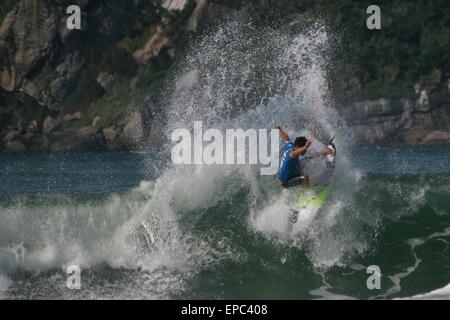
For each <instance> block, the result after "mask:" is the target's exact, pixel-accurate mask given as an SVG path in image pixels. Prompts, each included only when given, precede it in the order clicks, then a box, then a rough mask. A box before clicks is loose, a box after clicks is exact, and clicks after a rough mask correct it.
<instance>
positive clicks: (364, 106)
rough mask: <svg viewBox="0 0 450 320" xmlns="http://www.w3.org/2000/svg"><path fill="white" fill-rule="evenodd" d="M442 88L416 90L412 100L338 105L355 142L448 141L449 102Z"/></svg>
mask: <svg viewBox="0 0 450 320" xmlns="http://www.w3.org/2000/svg"><path fill="white" fill-rule="evenodd" d="M445 89H446V88H442V90H440V91H439V90H438V91H435V92H433V93H432V94H431V95H430V94H429V93H428V92H427V91H426V90H419V91H418V96H417V98H416V100H405V99H399V100H388V99H379V100H374V101H363V102H358V103H355V104H353V105H350V106H346V107H343V108H341V110H340V111H341V113H342V114H344V116H345V118H346V119H347V121H348V122H349V123H350V125H351V128H352V129H353V133H354V139H355V142H356V143H357V144H359V145H364V144H370V145H404V144H408V145H420V144H438V143H448V142H449V141H450V139H449V135H450V133H449V132H450V102H449V100H443V99H442V93H443V92H444V95H445V91H446V90H445Z"/></svg>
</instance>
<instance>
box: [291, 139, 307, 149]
mask: <svg viewBox="0 0 450 320" xmlns="http://www.w3.org/2000/svg"><path fill="white" fill-rule="evenodd" d="M307 141H308V139H306V138H305V137H298V138H295V142H294V146H296V147H298V148H302V147H304V146H305V145H306V142H307Z"/></svg>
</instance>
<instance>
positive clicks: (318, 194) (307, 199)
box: [297, 184, 331, 208]
mask: <svg viewBox="0 0 450 320" xmlns="http://www.w3.org/2000/svg"><path fill="white" fill-rule="evenodd" d="M330 192H331V184H327V185H321V186H312V187H310V188H307V189H303V190H301V192H300V195H299V197H298V199H297V205H298V206H299V207H300V208H309V207H320V206H322V205H323V204H324V203H325V201H326V200H327V198H328V195H329V194H330Z"/></svg>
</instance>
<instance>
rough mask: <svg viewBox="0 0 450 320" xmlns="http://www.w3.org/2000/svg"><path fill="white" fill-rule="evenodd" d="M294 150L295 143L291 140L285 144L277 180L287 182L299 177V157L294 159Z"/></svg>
mask: <svg viewBox="0 0 450 320" xmlns="http://www.w3.org/2000/svg"><path fill="white" fill-rule="evenodd" d="M292 150H294V143H293V142H292V141H290V140H288V141H286V143H285V144H284V153H283V157H282V158H281V164H280V169H279V170H278V175H277V178H278V180H280V181H281V182H287V181H289V180H290V179H292V178H295V177H297V176H298V175H299V172H298V167H299V164H300V159H299V157H297V158H292V157H291V156H290V153H291V152H292Z"/></svg>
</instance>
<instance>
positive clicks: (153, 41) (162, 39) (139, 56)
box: [133, 26, 170, 64]
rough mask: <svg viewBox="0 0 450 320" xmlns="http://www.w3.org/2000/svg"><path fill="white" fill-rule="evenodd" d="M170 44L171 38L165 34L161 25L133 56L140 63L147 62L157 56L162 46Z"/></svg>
mask: <svg viewBox="0 0 450 320" xmlns="http://www.w3.org/2000/svg"><path fill="white" fill-rule="evenodd" d="M169 45H170V39H169V37H167V36H166V35H165V34H164V31H163V29H162V27H161V26H157V27H156V30H155V32H154V33H153V34H152V35H151V36H150V39H149V40H148V41H147V43H146V44H145V46H144V47H143V48H142V49H139V50H137V51H136V52H135V53H134V55H133V57H134V59H135V60H136V62H137V63H139V64H146V63H147V62H148V60H150V58H152V57H154V56H157V55H158V54H159V52H160V51H161V49H162V48H164V47H168V46H169Z"/></svg>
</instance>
